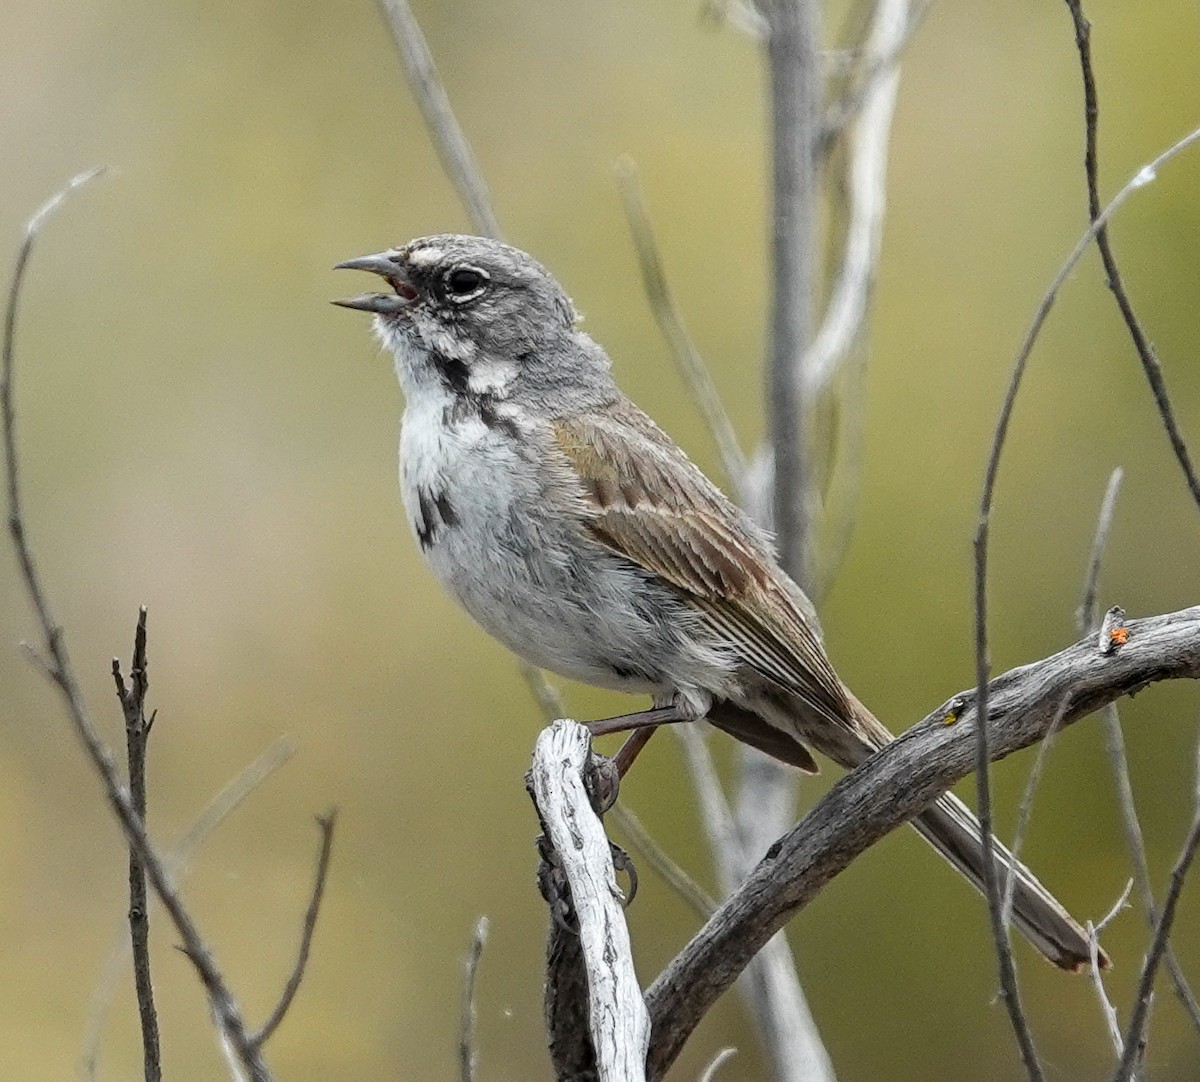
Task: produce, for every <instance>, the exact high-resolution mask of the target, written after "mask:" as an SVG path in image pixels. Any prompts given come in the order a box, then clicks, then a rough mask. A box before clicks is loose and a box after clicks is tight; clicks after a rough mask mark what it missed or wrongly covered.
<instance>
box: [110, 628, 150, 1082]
mask: <svg viewBox="0 0 1200 1082" xmlns="http://www.w3.org/2000/svg"><path fill="white" fill-rule="evenodd" d="M113 677H114V678H115V679H116V683H117V697H118V698H119V699H120V700H121V706H122V708H123V710H124V713H125V749H126V754H127V760H128V763H129V799H130V802H131V803H132V804H133V810H134V811H135V812H136V813H137V815H138V818H139V819H140V820H141V821H142V823H145V822H146V749H147V746H148V745H149V742H150V727H151V722H150V721H148V720H147V718H146V691H147V689H148V688H149V686H150V680H149V678H148V676H147V660H146V608H145V606H142V608H141V610H140V611H139V612H138V621H137V631H136V632H135V633H134V642H133V662H132V664H131V665H130V668H129V687H128V688H126V687H125V682H124V680H123V679H122V678H121V667H120V664H119V663H118V662H117V660H116V659H115V658H114V659H113ZM129 942H130V945H131V947H132V952H133V983H134V988H135V990H136V992H137V1005H138V1018H139V1020H140V1022H141V1030H142V1067H143V1074H144V1076H145V1079H146V1082H160V1079H161V1078H162V1061H161V1057H160V1050H159V1039H158V1013H157V1011H156V1010H155V1007H154V982H153V980H152V979H151V971H150V910H149V899H148V898H147V896H146V866H145V864H143V862H142V857H141V854H140V853H139V852H138V850H137V847H136V846H132V845H131V846H130V847H129Z"/></svg>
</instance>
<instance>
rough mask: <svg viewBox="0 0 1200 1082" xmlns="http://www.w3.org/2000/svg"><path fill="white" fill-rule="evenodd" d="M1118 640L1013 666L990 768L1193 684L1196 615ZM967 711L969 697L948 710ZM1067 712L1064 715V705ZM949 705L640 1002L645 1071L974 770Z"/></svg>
mask: <svg viewBox="0 0 1200 1082" xmlns="http://www.w3.org/2000/svg"><path fill="white" fill-rule="evenodd" d="M1126 627H1127V629H1128V631H1129V639H1128V641H1127V642H1126V643H1125V644H1124V645H1123V646H1121V647H1120V648H1119V649H1117V650H1116V651H1115V652H1113V653H1111V654H1104V653H1102V652H1101V651H1100V650H1099V649H1098V648H1097V645H1096V639H1095V637H1094V636H1089V637H1088V638H1087V639H1085V640H1083V641H1081V642H1079V643H1076V644H1075V645H1074V646H1071V647H1068V648H1067V649H1065V650H1063V651H1061V652H1059V653H1057V654H1054V655H1053V656H1051V657H1049V658H1046V659H1045V660H1043V661H1038V662H1034V663H1033V664H1031V665H1024V666H1022V667H1020V668H1017V669H1013V670H1011V671H1010V672H1007V673H1005V674H1003V675H1002V676H999V677H997V678H996V679H995V680H993V681H992V683H991V685H990V687H989V698H988V702H989V710H988V718H989V724H988V729H989V735H990V739H989V742H988V746H989V754H990V755H991V758H992V759H993V760H995V759H1000V758H1003V757H1004V756H1006V755H1009V754H1011V753H1012V752H1014V751H1018V750H1019V749H1021V748H1024V747H1028V746H1029V745H1030V744H1033V743H1035V742H1036V741H1038V740H1040V739H1042V738H1043V737H1044V736H1045V735H1046V733H1047V732H1048V731H1049V729H1050V727H1051V725H1052V724H1053V723H1054V720H1055V717H1056V715H1057V713H1058V711H1059V710H1060V709H1061V710H1062V718H1061V720H1060V722H1059V724H1060V726H1066V725H1070V724H1072V723H1074V722H1076V721H1078V720H1079V719H1080V718H1082V717H1085V716H1086V715H1088V714H1090V713H1092V712H1094V711H1096V710H1098V709H1100V708H1101V707H1103V706H1105V705H1106V704H1108V703H1110V702H1113V701H1115V700H1116V699H1118V698H1120V697H1121V696H1123V695H1131V694H1134V693H1136V692H1138V691H1140V690H1141V689H1143V688H1145V687H1146V686H1147V685H1149V684H1151V683H1154V682H1155V681H1158V680H1172V679H1192V680H1195V679H1200V607H1194V608H1190V609H1184V610H1182V611H1180V612H1175V613H1169V614H1166V615H1163V616H1153V617H1149V618H1147V619H1144V620H1134V621H1131V622H1129V623H1128V624H1127V625H1126ZM964 700H965V701H966V702H967V703H968V704H971V703H972V702H973V700H974V695H973V694H972V693H970V692H966V693H963V695H961V696H956V697H955V699H952V700H951V701H950V702H951V703H954V704H958V703H960V702H962V701H964ZM1064 703H1065V706H1063V704H1064ZM948 707H949V704H945V705H943V706H941V707H939V708H938V709H937V710H935V711H933V713H931V714H930V715H929V716H928V717H927V718H925V719H924V721H922V722H920V723H919V724H917V725H915V726H913V728H911V729H909V730H908V731H907V732H905V733H904V734H902V735H901V736H900V737H899V738H898V739H897V740H896V741H895V742H894V743H892V744H889V745H888V746H887V747H886V748H884V749H883V750H882V751H879V752H877V753H876V754H875V755H873V756H871V758H870V759H868V760H867V761H866V762H865V763H863V765H862V766H860V767H859V768H858V769H857V770H855V771H853V772H852V773H850V774H848V775H846V776H845V777H843V778H842V779H840V780H839V781H838V782H837V784H836V785H834V787H833V788H832V789H831V790H830V791H829V792H828V793H827V794H826V796H825V797H824V798H823V799H822V800H821V801H820V802H819V803H818V804H817V805H816V807H814V808H813V810H812V811H811V812H810V813H809V814H808V815H807V816H806V817H805V818H804V819H803V820H802V821H801V822H800V823H799V825H797V826H796V827H795V828H793V829H792V830H791V831H790V832H789V833H788V834H786V835H784V837H782V838H781V839H780V840H779V841H778V842H776V844H775V845H773V846H772V847H771V849H770V850H769V851H768V853H767V855H766V857H764V859H763V860H762V861H761V862H760V863H759V864H758V866H757V867H756V868H755V869H754V871H753V872H752V873H751V875H750V876H749V877H748V878H747V879H746V881H745V882H744V883H743V884H742V885H741V886H740V887H739V888H738V890H737V891H736V892H735V893H734V894H733V895H732V896H731V897H730V898H729V899H728V900H727V901H726V902H725V903H724V904H723V905H722V906H721V908H720V909H718V910H717V912H716V913H715V914H714V915H713V917H712V918H711V919H710V920H709V921H708V922H707V923H706V924H705V925H704V927H703V928H701V930H700V931H699V932H698V933H697V935H696V936H695V937H694V938H693V939H692V941H691V942H690V943H689V944H688V945H687V946H686V947H685V948H684V949H683V950H682V951H681V952H680V954H679V955H678V956H677V957H676V958H675V959H674V961H672V963H671V964H670V966H668V968H667V969H666V970H665V971H664V972H663V973H662V974H661V975H660V976H659V977H658V979H657V980H655V982H654V983H653V985H652V986H651V987H650V989H649V991H648V992H647V994H646V1002H647V1005H648V1006H649V1009H650V1018H651V1022H652V1025H653V1031H652V1037H651V1044H650V1054H649V1059H648V1063H647V1066H648V1073H649V1077H650V1079H651V1080H653V1079H658V1078H661V1077H662V1075H663V1073H664V1072H665V1071H666V1070H667V1068H668V1067H669V1066H670V1065H671V1064H672V1063H673V1062H674V1060H675V1057H676V1056H677V1055H678V1054H679V1051H680V1049H681V1048H682V1047H683V1044H684V1042H685V1041H686V1040H687V1038H688V1036H689V1035H690V1034H691V1032H692V1031H693V1030H694V1029H695V1027H696V1024H697V1023H698V1022H699V1021H700V1019H701V1018H702V1017H703V1016H704V1014H705V1012H706V1011H707V1010H708V1009H709V1008H710V1007H711V1006H712V1005H713V1003H714V1002H715V1001H716V1000H717V998H718V997H719V996H720V995H721V994H722V993H723V992H724V991H725V990H726V989H727V988H729V986H730V985H731V984H732V983H733V982H734V981H735V980H736V979H737V977H738V975H739V974H740V973H741V972H742V971H743V970H744V969H745V967H746V965H747V964H748V963H749V961H750V959H751V958H753V957H754V955H755V954H756V953H757V952H758V951H759V950H761V949H762V947H763V945H764V944H766V942H767V941H768V940H769V939H770V938H771V937H772V936H773V935H774V934H775V933H776V932H778V931H779V929H780V928H782V927H783V926H784V925H785V924H786V923H787V921H788V920H789V919H790V918H791V917H792V916H793V915H794V914H796V913H797V912H798V911H799V910H801V909H803V908H804V906H805V905H807V904H808V903H809V902H810V901H811V900H812V899H813V898H815V897H816V896H817V894H818V893H820V891H821V890H822V889H823V888H824V887H825V885H826V884H827V883H828V882H829V881H830V880H831V879H833V877H834V876H836V875H837V874H838V873H839V872H840V871H842V870H843V869H844V868H845V867H846V866H847V865H849V864H850V862H851V861H852V860H853V859H854V858H855V857H857V856H858V855H859V854H860V853H862V852H864V851H865V850H866V849H868V848H869V847H870V846H871V845H873V844H874V843H875V842H877V841H878V840H879V839H880V838H882V837H883V836H884V835H885V834H887V833H888V832H890V831H891V830H893V829H895V828H896V827H897V826H899V825H900V824H901V823H904V822H906V821H907V820H909V819H911V818H912V817H913V816H914V815H916V814H918V813H919V812H921V811H922V810H924V809H925V808H927V807H929V805H930V804H932V803H933V801H934V800H936V799H937V797H938V796H940V795H941V794H942V793H943V792H945V791H946V790H947V789H949V788H950V787H951V786H952V785H954V784H955V783H956V782H958V781H960V780H961V779H962V778H964V777H966V776H967V775H968V774H970V773H971V771H972V770H973V769H974V767H975V745H976V736H975V731H976V724H975V712H974V707H973V706H972V705H968V706H967V708H966V709H964V710H962V712H961V715H960V718H959V720H958V722H957V723H956V724H953V725H947V724H946V716H947V712H948Z"/></svg>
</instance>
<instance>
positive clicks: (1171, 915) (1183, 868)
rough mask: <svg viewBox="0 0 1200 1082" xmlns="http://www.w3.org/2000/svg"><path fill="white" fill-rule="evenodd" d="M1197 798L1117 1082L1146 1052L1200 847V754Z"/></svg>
mask: <svg viewBox="0 0 1200 1082" xmlns="http://www.w3.org/2000/svg"><path fill="white" fill-rule="evenodd" d="M1193 799H1194V802H1195V804H1194V811H1193V815H1192V825H1191V827H1190V829H1189V830H1188V833H1187V838H1186V839H1185V840H1184V843H1183V847H1182V848H1181V849H1180V851H1179V857H1178V858H1177V859H1176V861H1175V867H1174V868H1172V869H1171V885H1170V887H1168V888H1167V895H1166V897H1165V898H1164V899H1163V905H1162V910H1161V912H1160V913H1159V914H1158V922H1157V923H1156V925H1155V928H1154V935H1153V937H1152V938H1151V940H1150V950H1149V952H1148V953H1147V954H1146V961H1145V963H1144V964H1143V966H1142V973H1141V976H1140V977H1139V978H1138V987H1137V994H1136V995H1135V996H1134V1000H1133V1013H1132V1015H1131V1016H1130V1019H1129V1027H1128V1028H1127V1029H1126V1031H1125V1049H1124V1052H1123V1053H1122V1055H1121V1062H1120V1063H1119V1064H1118V1065H1117V1070H1116V1073H1115V1074H1114V1075H1113V1082H1130V1080H1131V1079H1132V1078H1133V1076H1134V1073H1135V1072H1136V1071H1137V1068H1138V1065H1139V1064H1140V1063H1141V1061H1142V1057H1143V1056H1144V1055H1145V1051H1146V1027H1147V1026H1148V1025H1149V1024H1150V1004H1151V1001H1152V1000H1153V998H1154V977H1155V975H1156V974H1157V972H1158V967H1159V964H1160V963H1161V962H1162V960H1163V956H1164V955H1165V954H1166V951H1167V944H1168V940H1169V936H1170V934H1171V925H1172V924H1173V923H1174V921H1175V908H1176V906H1177V905H1178V904H1179V896H1180V895H1181V894H1182V893H1183V883H1184V880H1185V879H1186V878H1187V873H1188V868H1189V867H1191V863H1192V858H1193V857H1195V855H1196V850H1197V848H1200V755H1197V761H1196V787H1195V792H1194V794H1193Z"/></svg>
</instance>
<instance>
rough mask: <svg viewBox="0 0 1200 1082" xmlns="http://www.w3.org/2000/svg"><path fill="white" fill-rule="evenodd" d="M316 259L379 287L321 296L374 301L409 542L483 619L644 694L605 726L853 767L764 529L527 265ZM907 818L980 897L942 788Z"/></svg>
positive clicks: (958, 809)
mask: <svg viewBox="0 0 1200 1082" xmlns="http://www.w3.org/2000/svg"><path fill="white" fill-rule="evenodd" d="M335 269H349V270H358V271H366V272H369V273H371V274H374V275H377V276H379V277H380V278H382V279H383V281H384V282H386V283H387V285H388V287H389V289H388V290H387V291H382V292H371V293H363V294H360V295H358V296H354V297H349V298H345V299H340V300H336V301H334V302H333V303H335V304H338V305H341V306H342V307H345V308H351V309H356V310H359V311H363V312H369V313H372V314H373V316H374V320H373V325H374V331H375V334H376V336H377V337H378V339H379V341H380V342H381V343H382V345H383V347H384V348H385V349H386V350H387V351H389V352H390V353H391V354H392V356H393V358H394V362H395V368H396V373H397V376H398V378H399V381H400V385H401V389H402V391H403V394H404V399H405V407H404V415H403V421H402V424H401V435H400V485H401V492H402V496H403V500H404V504H405V507H406V509H407V513H408V516H409V518H410V522H411V526H412V532H413V536H414V537H415V539H416V543H417V546H418V547H419V548H420V550H421V553H422V555H423V557H424V559H425V561H426V563H427V564H428V566H429V567H430V569H431V570H432V571H433V574H434V575H435V577H436V578H437V579H438V580H439V581H440V583H441V584H442V586H443V587H444V588H445V589H446V590H447V591H448V592H449V593H450V595H451V596H452V597H453V598H454V599H455V600H456V601H457V602H458V603H459V604H460V605H461V606H462V607H463V608H464V609H465V610H466V611H467V613H468V614H469V615H470V616H471V617H472V618H473V619H474V620H475V621H476V623H478V624H479V625H480V626H481V627H482V628H483V629H484V630H485V631H487V632H488V633H490V634H491V635H492V636H493V637H494V638H496V639H498V640H499V641H500V642H501V643H503V644H504V645H505V646H507V647H508V648H509V649H510V650H512V651H513V652H514V653H515V654H517V655H518V656H519V657H521V658H523V659H524V660H525V661H527V662H529V663H530V664H532V665H535V666H538V667H539V668H543V669H548V670H550V671H552V672H555V673H558V674H560V675H562V676H565V677H568V678H572V679H575V680H579V681H581V682H583V683H587V684H592V685H595V686H598V687H601V688H610V689H614V690H618V691H623V692H629V693H634V694H649V695H650V696H651V697H652V701H653V707H652V708H651V709H649V710H646V711H641V712H638V713H635V714H632V715H627V716H626V717H625V718H624V719H617V721H616V723H615V724H613V725H612V726H610V727H609V729H612V728H636V727H637V726H638V725H654V724H660V723H664V722H690V721H699V720H701V719H705V720H707V721H708V722H709V723H711V724H712V725H714V726H716V727H717V728H718V729H722V730H724V731H726V732H727V733H729V734H730V735H732V736H734V737H735V738H737V739H739V740H741V741H743V742H745V743H747V744H750V745H752V746H754V747H756V748H758V749H759V750H761V751H763V752H765V753H767V754H768V755H770V756H772V757H774V758H776V759H779V760H781V761H783V762H786V763H789V764H791V765H792V766H793V767H795V768H797V769H798V770H800V771H802V772H804V773H815V772H816V771H817V769H818V767H817V763H816V760H815V759H814V758H813V755H812V751H811V750H810V749H813V750H816V751H818V752H820V753H821V754H822V755H824V756H826V757H828V758H829V759H831V760H833V761H834V762H835V763H837V764H838V765H839V766H841V767H844V768H846V769H853V768H854V767H856V766H858V765H859V764H860V763H862V762H863V761H864V760H865V759H866V758H867V757H868V756H869V755H871V754H872V753H874V752H875V751H878V750H879V749H880V748H882V747H884V746H885V745H886V744H888V743H889V742H890V741H891V740H893V739H894V737H893V736H892V734H891V732H889V731H888V729H887V728H886V727H885V726H884V725H883V724H882V723H881V722H879V721H878V720H877V719H876V718H875V716H874V714H872V713H871V711H870V710H868V709H867V708H866V707H865V706H864V705H863V704H862V703H861V702H860V701H859V700H858V699H857V698H856V697H855V696H854V695H853V694H852V693H851V691H850V690H849V688H848V687H847V686H846V685H845V684H844V683H843V682H842V680H841V678H840V677H839V676H838V675H837V672H836V671H835V670H834V668H833V665H832V663H831V662H830V660H829V657H828V654H827V653H826V650H825V646H824V642H823V639H822V634H821V629H820V624H819V622H818V620H817V614H816V611H815V609H814V606H813V605H812V603H811V602H810V601H809V599H808V598H807V596H806V595H805V594H804V592H803V590H802V589H801V588H800V587H799V586H798V585H797V584H796V583H795V582H794V581H793V580H792V579H791V578H790V577H789V576H788V575H787V573H786V572H785V571H784V570H783V568H782V567H781V566H780V565H779V563H778V561H777V559H776V556H775V553H774V549H773V547H772V542H771V539H770V537H769V536H768V535H767V534H766V533H765V532H764V531H763V530H762V529H760V528H759V527H758V526H757V525H756V524H755V523H754V522H753V521H752V520H751V519H750V517H749V516H748V515H747V514H746V513H745V512H744V511H742V510H741V509H740V508H738V507H737V506H736V505H735V504H734V503H733V502H732V501H731V500H730V499H728V498H727V497H726V496H725V495H724V493H722V492H721V491H720V489H719V488H718V487H717V486H716V485H715V484H713V483H712V482H711V481H710V480H709V479H708V477H706V476H705V474H704V473H703V472H702V471H701V470H700V469H699V468H698V467H697V466H696V465H694V464H693V463H692V461H691V460H690V459H689V458H688V456H687V455H686V454H685V453H684V451H683V450H682V449H681V448H680V447H679V445H678V444H677V443H676V442H675V441H674V440H673V439H672V438H671V437H670V436H669V435H667V434H666V433H665V432H664V431H663V430H662V429H661V428H660V427H659V426H658V425H657V424H656V423H655V422H654V421H653V420H651V418H650V417H649V416H648V415H647V414H646V413H644V412H643V411H642V410H641V409H640V408H639V407H638V406H637V405H635V404H634V403H633V401H632V400H631V399H629V398H628V397H627V396H626V395H625V394H624V393H623V392H622V391H621V390H620V389H619V387H618V386H617V383H616V381H615V379H614V377H613V374H612V367H611V361H610V359H609V357H608V355H607V353H606V352H605V351H604V349H603V348H602V347H601V346H600V345H598V344H597V343H596V342H595V341H594V340H593V339H592V338H590V337H589V336H588V335H587V334H586V333H584V332H583V331H582V330H581V329H580V326H579V324H580V317H579V314H578V312H577V311H576V309H575V306H574V304H573V303H572V301H571V299H570V298H569V297H568V295H567V293H566V292H565V290H564V289H563V287H562V286H561V285H560V284H559V282H558V281H557V280H556V279H555V278H554V276H553V275H552V274H551V273H550V272H549V271H548V270H547V269H546V268H545V267H544V266H542V264H540V263H539V262H538V261H537V260H535V259H534V258H533V257H532V256H530V255H528V254H527V253H526V252H523V251H521V250H520V249H518V248H515V247H512V246H510V245H507V244H504V243H501V242H499V241H497V240H492V239H489V238H485V237H476V236H468V235H463V234H454V233H444V234H438V235H433V236H428V237H421V238H418V239H416V240H412V241H409V242H408V243H406V244H403V245H401V246H400V247H396V248H389V249H387V250H385V251H382V252H379V253H376V254H374V255H366V256H360V257H357V258H354V259H349V260H346V261H345V262H342V263H339V264H337V267H336V268H335ZM609 729H606V728H605V727H604V725H603V723H601V724H600V725H599V726H597V727H595V728H594V729H593V731H594V732H604V731H609ZM651 731H653V730H652V729H644V730H643V732H644V734H645V735H643V736H642V738H641V739H642V741H644V739H645V738H646V736H648V734H649V732H651ZM639 746H640V745H639ZM634 751H635V752H636V747H635V748H634ZM626 765H627V764H626ZM912 825H913V826H914V827H916V829H917V830H918V832H920V834H921V835H922V836H923V837H924V838H925V839H926V840H927V841H928V842H929V843H930V844H931V845H932V846H933V847H934V849H935V850H937V852H938V853H940V854H941V856H942V857H944V858H945V859H946V860H947V861H948V862H949V863H950V864H951V865H952V866H953V867H954V868H955V869H956V870H957V871H958V872H960V873H961V874H962V875H963V876H964V877H965V878H966V879H967V880H968V881H969V882H970V883H971V884H972V885H974V886H975V887H976V889H978V890H980V891H981V892H983V891H984V879H983V874H984V873H983V851H982V844H981V831H980V826H979V822H978V820H977V819H976V817H975V816H974V814H973V813H972V812H971V811H970V810H969V809H968V808H967V806H966V805H965V804H963V803H962V802H961V801H960V800H959V799H958V798H957V797H955V796H954V795H953V794H950V793H947V794H945V795H943V796H942V797H940V798H939V799H938V801H937V802H936V803H935V804H933V805H932V806H931V807H929V808H928V809H927V810H926V811H924V812H922V813H921V814H920V815H919V816H918V817H916V818H915V819H914V820H913V821H912ZM992 846H993V853H994V854H995V856H996V859H997V864H998V866H1001V867H1003V869H1004V870H1005V871H1007V870H1008V869H1011V871H1012V875H1013V887H1014V889H1013V902H1012V919H1013V923H1014V925H1015V927H1016V928H1017V929H1018V930H1019V931H1020V932H1022V933H1023V934H1024V935H1025V936H1026V938H1027V939H1028V940H1029V941H1030V942H1031V943H1032V944H1033V946H1034V947H1036V948H1037V949H1038V950H1039V951H1040V952H1041V953H1042V954H1043V955H1044V956H1045V957H1046V958H1047V959H1049V960H1050V961H1051V962H1053V963H1054V964H1055V965H1057V966H1059V967H1061V968H1063V969H1067V970H1079V969H1081V968H1083V967H1084V966H1086V965H1087V964H1088V963H1089V962H1090V960H1091V957H1092V943H1091V940H1090V939H1089V936H1088V933H1087V932H1085V931H1084V929H1083V928H1082V927H1081V926H1080V925H1079V924H1078V923H1077V922H1076V921H1075V920H1074V919H1073V918H1072V917H1071V916H1070V914H1069V913H1068V912H1067V910H1066V909H1065V908H1064V907H1063V906H1062V905H1061V904H1060V903H1059V902H1058V901H1057V899H1056V898H1055V897H1054V895H1053V894H1051V893H1050V891H1049V890H1047V889H1046V888H1045V887H1044V886H1042V884H1041V883H1040V882H1039V881H1038V879H1037V878H1036V877H1035V876H1034V875H1033V873H1032V872H1030V871H1029V869H1027V868H1026V867H1025V866H1024V865H1023V864H1021V863H1020V862H1018V861H1016V860H1014V858H1013V857H1012V855H1011V854H1010V853H1009V852H1008V851H1007V850H1006V849H1005V848H1004V847H1003V846H1002V845H1001V844H1000V843H999V842H998V841H996V840H994V839H993V842H992ZM1098 960H1099V962H1100V964H1101V965H1107V964H1108V959H1107V956H1106V955H1105V954H1104V952H1103V951H1100V952H1099V953H1098Z"/></svg>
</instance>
